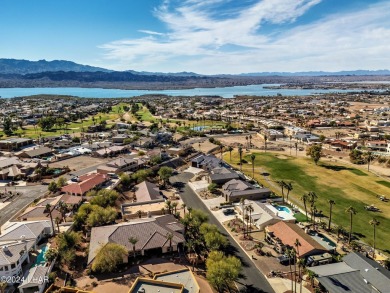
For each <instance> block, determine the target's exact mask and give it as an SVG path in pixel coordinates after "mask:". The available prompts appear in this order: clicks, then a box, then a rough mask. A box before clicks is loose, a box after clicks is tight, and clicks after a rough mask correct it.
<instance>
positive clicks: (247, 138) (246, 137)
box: [245, 136, 249, 148]
mask: <svg viewBox="0 0 390 293" xmlns="http://www.w3.org/2000/svg"><path fill="white" fill-rule="evenodd" d="M245 139H246V148H248V140H249V137H248V136H245Z"/></svg>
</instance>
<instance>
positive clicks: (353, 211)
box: [345, 206, 356, 243]
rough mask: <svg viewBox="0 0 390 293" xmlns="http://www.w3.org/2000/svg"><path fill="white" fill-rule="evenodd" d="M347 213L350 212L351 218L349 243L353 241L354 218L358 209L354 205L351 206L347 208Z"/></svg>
mask: <svg viewBox="0 0 390 293" xmlns="http://www.w3.org/2000/svg"><path fill="white" fill-rule="evenodd" d="M345 212H346V213H349V215H350V218H349V235H348V243H351V238H352V218H353V215H356V210H355V208H354V207H352V206H350V207H348V208H347V209H346V210H345Z"/></svg>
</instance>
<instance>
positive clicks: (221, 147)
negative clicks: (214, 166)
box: [219, 144, 223, 160]
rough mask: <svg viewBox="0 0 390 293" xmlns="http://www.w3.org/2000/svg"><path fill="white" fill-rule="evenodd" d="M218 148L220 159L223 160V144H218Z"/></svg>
mask: <svg viewBox="0 0 390 293" xmlns="http://www.w3.org/2000/svg"><path fill="white" fill-rule="evenodd" d="M219 150H220V152H221V160H223V156H222V155H223V145H222V144H221V145H220V146H219Z"/></svg>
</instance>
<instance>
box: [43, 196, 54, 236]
mask: <svg viewBox="0 0 390 293" xmlns="http://www.w3.org/2000/svg"><path fill="white" fill-rule="evenodd" d="M52 211H53V209H52V208H51V204H49V203H48V204H47V205H46V207H45V213H49V216H50V222H51V228H52V229H53V234H52V235H55V234H56V231H55V230H54V222H53V215H52Z"/></svg>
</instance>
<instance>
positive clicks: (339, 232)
mask: <svg viewBox="0 0 390 293" xmlns="http://www.w3.org/2000/svg"><path fill="white" fill-rule="evenodd" d="M336 231H337V242H339V239H340V234H343V233H344V228H343V227H342V226H340V225H337V227H336Z"/></svg>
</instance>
